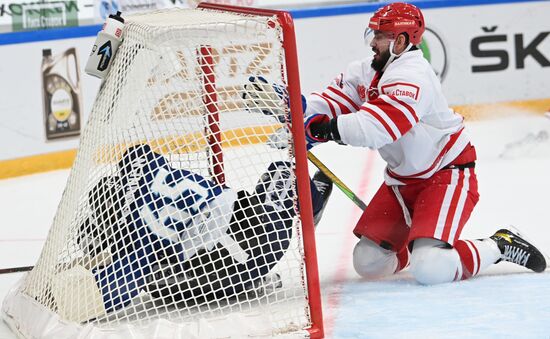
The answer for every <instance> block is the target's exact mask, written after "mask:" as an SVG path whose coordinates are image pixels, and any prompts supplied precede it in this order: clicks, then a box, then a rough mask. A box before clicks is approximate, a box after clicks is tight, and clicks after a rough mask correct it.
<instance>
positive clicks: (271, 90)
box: [242, 76, 288, 123]
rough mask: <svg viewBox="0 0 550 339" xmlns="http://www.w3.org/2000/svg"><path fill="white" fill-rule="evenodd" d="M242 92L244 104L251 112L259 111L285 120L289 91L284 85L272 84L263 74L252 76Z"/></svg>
mask: <svg viewBox="0 0 550 339" xmlns="http://www.w3.org/2000/svg"><path fill="white" fill-rule="evenodd" d="M243 87H244V90H243V93H242V98H243V99H244V105H245V107H246V109H247V111H249V112H259V113H262V114H265V115H271V116H273V117H275V118H276V119H277V120H279V122H281V123H284V122H285V120H286V119H285V115H286V112H285V108H287V107H288V93H287V92H286V89H285V88H284V87H283V86H280V85H276V84H270V83H269V82H268V81H267V80H266V79H265V78H264V77H262V76H250V77H249V78H248V83H247V84H245V85H244V86H243Z"/></svg>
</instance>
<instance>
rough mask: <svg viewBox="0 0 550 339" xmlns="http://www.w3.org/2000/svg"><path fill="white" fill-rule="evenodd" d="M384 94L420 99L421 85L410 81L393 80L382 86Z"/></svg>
mask: <svg viewBox="0 0 550 339" xmlns="http://www.w3.org/2000/svg"><path fill="white" fill-rule="evenodd" d="M381 90H382V94H386V95H393V96H395V97H409V98H411V99H413V100H414V101H418V97H419V95H420V87H419V86H418V85H415V84H412V83H408V82H401V81H400V82H392V83H389V84H385V85H382V86H381Z"/></svg>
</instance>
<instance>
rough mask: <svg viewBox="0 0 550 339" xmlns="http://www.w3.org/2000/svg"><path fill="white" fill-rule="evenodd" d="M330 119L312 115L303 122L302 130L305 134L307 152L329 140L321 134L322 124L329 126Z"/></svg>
mask: <svg viewBox="0 0 550 339" xmlns="http://www.w3.org/2000/svg"><path fill="white" fill-rule="evenodd" d="M329 123H330V118H329V117H328V115H325V114H313V115H310V116H309V117H307V118H306V119H305V120H304V130H305V132H306V146H307V150H308V151H309V150H310V149H311V148H313V146H316V145H318V144H319V143H322V142H327V141H329V140H330V138H329V136H327V135H326V134H325V133H321V130H322V128H320V127H321V126H322V125H324V124H329Z"/></svg>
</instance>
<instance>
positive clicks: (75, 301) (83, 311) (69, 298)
mask: <svg viewBox="0 0 550 339" xmlns="http://www.w3.org/2000/svg"><path fill="white" fill-rule="evenodd" d="M52 295H53V298H54V300H55V303H56V305H57V309H58V312H59V315H60V316H61V318H63V319H65V320H69V321H74V322H77V323H81V322H84V321H87V320H90V319H93V318H97V317H101V316H103V315H105V314H106V310H105V307H104V305H103V299H102V296H101V293H100V291H99V288H98V287H97V284H96V281H95V278H94V275H93V274H92V272H91V271H89V270H87V269H85V268H84V267H83V266H75V267H73V268H70V269H68V270H66V271H63V272H61V273H58V274H56V275H55V277H54V278H53V280H52Z"/></svg>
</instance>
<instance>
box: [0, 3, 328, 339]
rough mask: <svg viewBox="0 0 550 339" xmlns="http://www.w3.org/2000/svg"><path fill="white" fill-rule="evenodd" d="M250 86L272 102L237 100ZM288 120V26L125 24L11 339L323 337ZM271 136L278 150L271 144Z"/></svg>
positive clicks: (295, 90)
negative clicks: (17, 338) (253, 82)
mask: <svg viewBox="0 0 550 339" xmlns="http://www.w3.org/2000/svg"><path fill="white" fill-rule="evenodd" d="M250 76H262V77H263V78H264V79H266V80H267V81H269V82H270V83H272V84H274V85H276V86H280V87H282V88H285V90H286V91H284V92H283V96H282V97H278V96H277V95H273V94H275V93H276V91H275V88H274V89H273V93H268V94H271V95H259V96H257V98H260V99H256V100H253V101H251V100H250V96H248V97H247V98H248V99H243V97H245V96H243V91H244V87H243V86H244V84H246V83H247V82H248V79H249V77H250ZM247 90H248V91H250V90H251V89H250V87H248V88H247ZM263 90H264V91H266V90H268V91H269V89H266V88H264V89H263ZM263 94H266V93H263ZM268 101H269V102H268ZM266 110H268V111H269V114H265V112H266ZM302 120H303V117H302V107H301V99H300V86H299V74H298V64H297V55H296V42H295V37H294V28H293V23H292V18H291V17H290V15H289V14H288V13H286V12H280V11H273V10H265V9H252V8H240V7H234V6H225V5H214V4H201V5H200V6H199V8H198V9H193V10H190V9H170V10H162V11H156V12H152V13H143V14H136V15H133V16H128V17H127V18H126V26H125V28H124V41H123V43H122V44H121V46H120V48H119V50H118V52H117V54H116V57H115V58H114V60H113V65H112V67H111V70H110V73H109V75H108V76H107V78H106V79H105V81H104V83H102V86H101V88H100V91H99V93H98V96H97V98H96V101H95V103H94V106H93V109H92V112H91V113H90V117H89V120H88V123H87V125H86V128H85V130H84V132H83V134H82V137H81V140H80V146H79V150H78V153H77V157H76V160H75V162H74V165H73V168H72V169H71V173H70V175H69V179H68V181H67V185H66V188H65V191H64V193H63V196H62V199H61V202H60V204H59V207H58V210H57V213H56V216H55V218H54V221H53V224H52V227H51V229H50V232H49V234H48V238H47V240H46V243H45V245H44V248H43V250H42V253H41V255H40V258H39V259H38V262H37V263H36V265H35V268H34V269H33V270H32V271H31V272H29V273H28V274H27V275H26V276H24V277H23V278H22V279H21V280H20V281H19V283H18V284H17V285H16V286H15V287H14V288H13V289H12V290H11V291H10V293H9V294H8V296H7V297H6V299H5V300H4V303H3V306H2V314H3V318H4V320H5V321H6V322H7V323H8V324H9V325H10V327H11V328H12V329H13V330H14V331H17V332H18V333H19V334H20V335H22V336H24V337H46V338H48V337H51V338H53V337H55V338H64V337H66V338H70V337H75V336H77V335H81V336H107V335H109V336H111V337H124V336H128V335H130V336H133V337H144V338H146V337H151V336H152V335H153V334H156V335H161V336H165V337H166V336H170V337H177V336H179V337H200V338H202V337H217V336H224V337H225V336H233V337H240V336H244V335H248V336H273V335H293V334H297V335H304V334H305V335H309V336H311V337H322V336H323V326H322V313H321V300H320V291H319V280H318V272H317V258H316V252H315V239H314V226H313V218H312V210H311V197H310V191H309V185H310V183H309V177H308V171H307V160H306V149H305V143H304V131H303V124H301V123H300V122H301V121H302ZM281 121H283V122H281ZM291 121H297V122H298V123H294V124H291ZM284 128H287V129H288V130H289V131H290V133H287V135H288V140H286V142H287V144H288V145H289V147H288V148H284V149H281V148H277V147H273V145H270V138H271V137H272V135H273V134H275V133H277V132H278V131H279V130H280V129H284ZM298 192H299V193H300V194H298Z"/></svg>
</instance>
